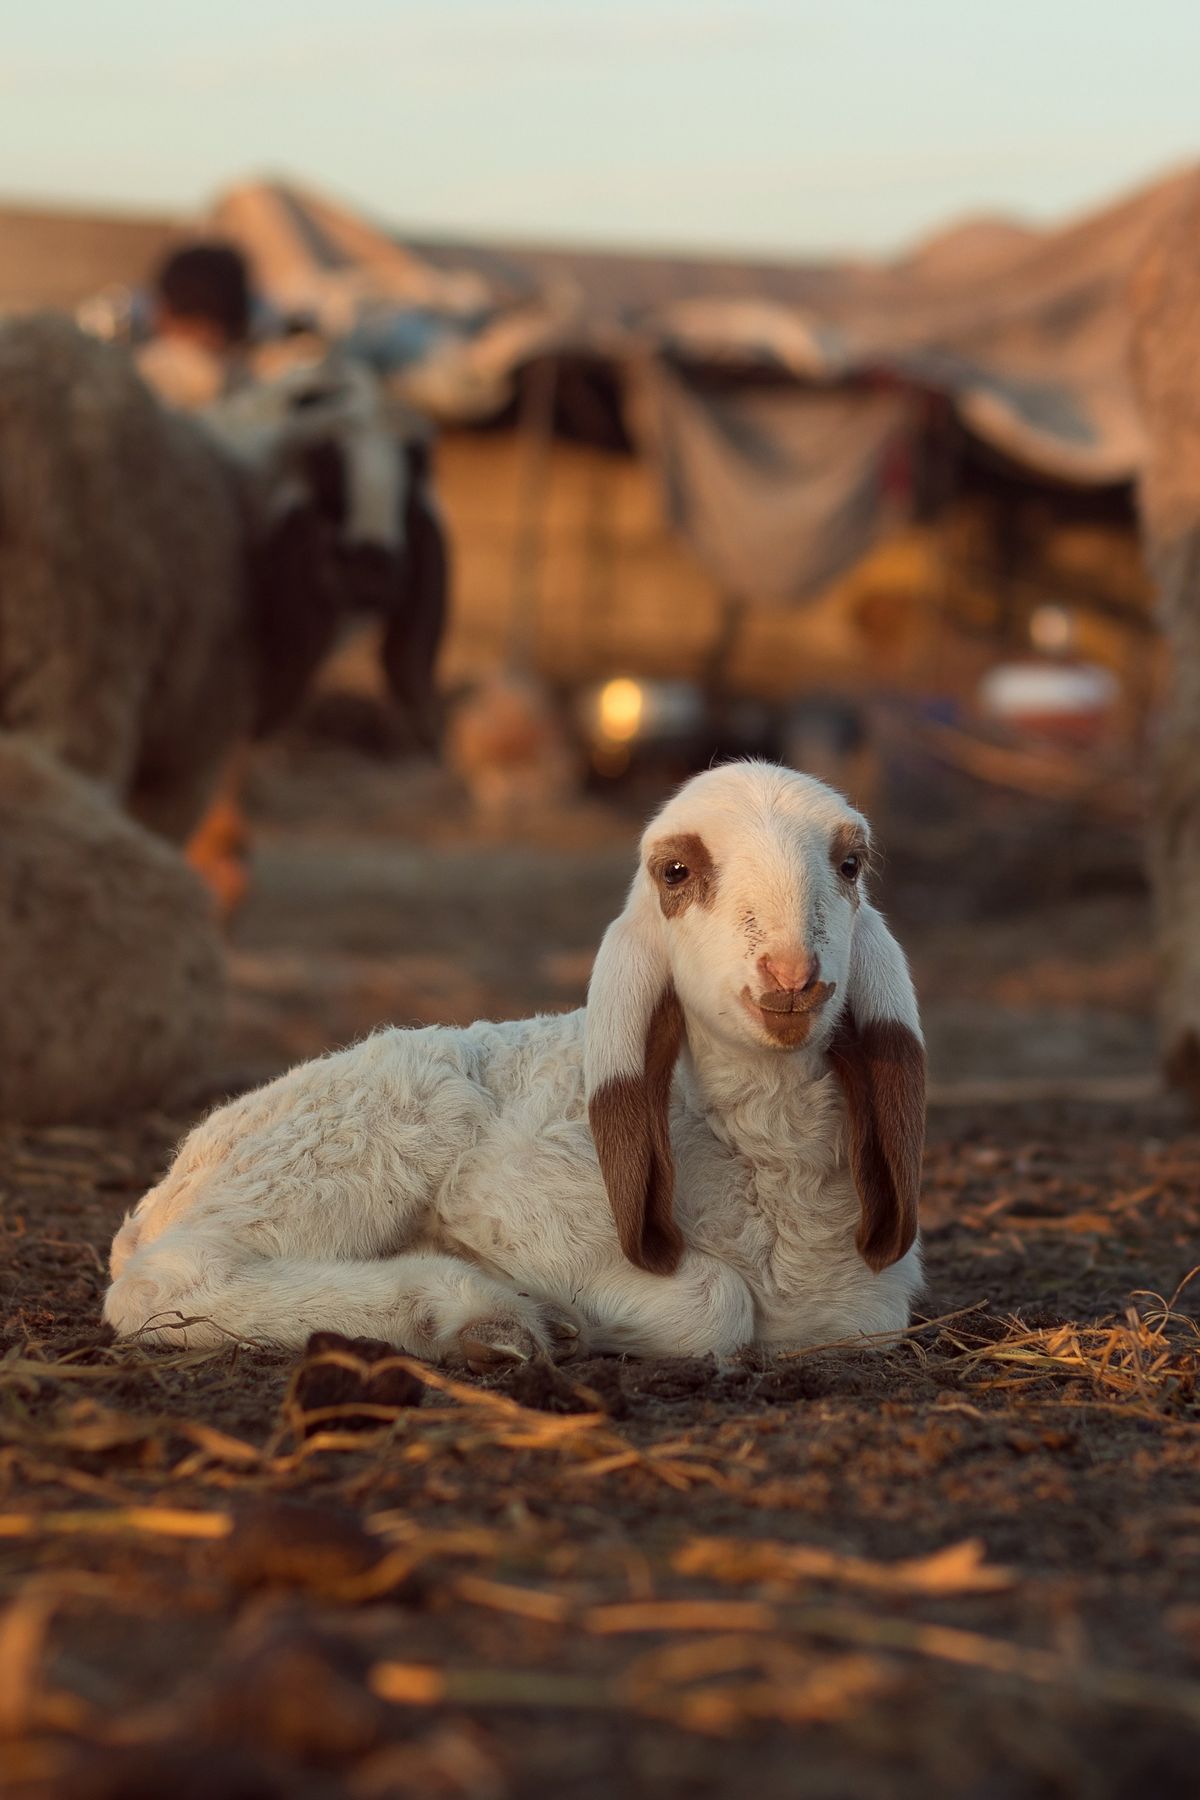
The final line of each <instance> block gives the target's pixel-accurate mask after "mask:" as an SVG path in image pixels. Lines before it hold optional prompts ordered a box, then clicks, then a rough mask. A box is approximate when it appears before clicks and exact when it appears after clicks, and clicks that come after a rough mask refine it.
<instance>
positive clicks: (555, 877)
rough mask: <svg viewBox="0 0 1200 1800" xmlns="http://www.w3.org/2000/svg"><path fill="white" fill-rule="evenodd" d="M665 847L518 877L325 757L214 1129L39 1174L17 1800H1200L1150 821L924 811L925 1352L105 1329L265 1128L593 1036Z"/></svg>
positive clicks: (313, 742) (615, 804)
mask: <svg viewBox="0 0 1200 1800" xmlns="http://www.w3.org/2000/svg"><path fill="white" fill-rule="evenodd" d="M652 803H653V795H649V796H647V795H646V794H643V793H640V792H636V793H631V794H627V795H624V796H620V797H616V798H614V797H612V796H593V797H591V798H589V799H588V800H587V801H586V803H584V804H583V805H581V806H579V807H576V808H574V809H572V810H571V811H569V812H566V813H563V814H562V815H561V816H554V817H549V816H547V817H544V818H542V819H540V820H538V821H537V824H536V827H532V826H531V827H530V828H529V829H527V830H525V831H522V832H517V831H515V830H507V831H504V832H500V833H492V834H489V833H485V832H481V830H480V829H479V828H478V827H477V826H476V825H475V824H473V822H472V820H471V817H470V815H469V812H468V810H467V807H466V804H465V802H464V800H463V799H462V797H461V796H460V795H459V794H458V793H457V792H456V791H455V789H454V787H453V784H452V783H451V782H450V781H449V778H448V777H446V776H445V775H443V774H442V773H441V772H439V771H438V770H436V769H434V768H432V767H424V766H421V765H417V764H402V763H396V762H393V761H389V760H387V759H386V758H381V757H375V758H371V757H369V756H365V755H363V754H361V753H359V752H356V751H352V750H351V749H349V748H347V747H346V746H345V745H337V744H332V743H329V742H325V741H320V740H317V739H315V738H313V737H312V736H309V737H308V738H305V739H303V740H300V739H296V740H293V741H292V742H290V743H288V744H285V745H282V746H281V747H279V748H278V749H276V750H274V751H272V752H270V753H269V754H266V755H264V756H263V758H262V759H261V761H260V764H259V766H258V768H257V770H256V773H255V777H254V782H253V789H252V795H251V808H252V815H253V822H254V882H253V887H252V891H251V894H250V897H249V899H248V901H247V903H246V905H245V907H244V908H243V910H242V911H241V913H240V914H239V915H238V917H237V918H236V920H235V922H234V925H233V927H232V930H231V944H230V954H231V960H232V968H233V977H234V989H235V993H234V1008H233V1016H232V1020H231V1027H230V1034H229V1044H228V1054H227V1064H228V1066H227V1068H226V1069H224V1070H223V1071H221V1072H220V1073H219V1076H218V1078H217V1079H216V1080H215V1081H214V1083H213V1086H212V1091H211V1092H209V1093H207V1094H204V1095H197V1096H196V1097H195V1100H194V1102H193V1103H192V1105H191V1106H190V1107H189V1109H187V1111H186V1112H185V1113H181V1114H180V1116H172V1117H167V1116H163V1115H160V1114H155V1115H151V1116H143V1117H138V1118H130V1119H125V1120H122V1121H120V1122H118V1123H116V1124H114V1125H112V1126H111V1127H106V1128H103V1129H100V1128H95V1129H84V1128H70V1129H66V1128H62V1129H56V1130H46V1131H29V1130H19V1129H13V1128H8V1129H5V1130H0V1209H2V1210H0V1230H2V1232H3V1237H2V1239H0V1242H2V1246H3V1248H2V1252H0V1320H2V1321H3V1323H2V1326H0V1599H2V1601H3V1603H4V1606H5V1608H6V1610H5V1611H4V1612H3V1614H0V1661H2V1662H3V1666H4V1668H5V1669H6V1671H7V1675H6V1680H5V1683H4V1686H3V1689H2V1690H0V1789H2V1790H3V1791H4V1792H5V1793H6V1794H11V1795H13V1796H14V1797H15V1800H20V1797H25V1796H27V1797H29V1800H49V1797H51V1796H53V1797H56V1800H67V1797H70V1800H160V1797H161V1796H166V1795H169V1796H171V1800H191V1797H192V1796H200V1795H204V1796H206V1797H211V1800H216V1797H217V1796H220V1797H221V1800H260V1797H261V1800H268V1797H273V1796H289V1797H291V1796H300V1797H305V1800H307V1797H310V1796H311V1797H312V1800H325V1797H327V1796H335V1795H339V1796H340V1795H348V1796H351V1797H353V1800H387V1797H389V1796H393V1795H395V1796H419V1797H424V1796H435V1797H442V1796H445V1797H446V1800H460V1797H461V1800H508V1797H510V1796H511V1797H512V1800H524V1797H526V1796H529V1797H534V1796H536V1797H537V1800H545V1797H546V1796H569V1797H570V1800H608V1797H609V1796H613V1795H616V1794H623V1795H624V1794H628V1795H640V1794H647V1795H648V1794H654V1795H656V1796H671V1795H679V1796H683V1795H705V1794H711V1795H717V1794H720V1795H728V1794H754V1795H756V1796H759V1797H760V1800H774V1797H775V1796H784V1795H794V1794H804V1795H812V1796H821V1797H829V1800H834V1797H837V1800H843V1797H847V1800H848V1797H851V1796H853V1797H855V1800H876V1797H878V1800H893V1797H904V1796H910V1795H911V1796H917V1795H921V1796H928V1795H953V1796H956V1797H971V1800H974V1797H978V1800H1007V1797H1008V1796H1018V1795H1019V1796H1028V1795H1037V1796H1042V1795H1045V1796H1068V1795H1071V1796H1073V1795H1083V1796H1093V1795H1094V1796H1121V1797H1125V1796H1128V1797H1129V1800H1133V1797H1134V1796H1143V1795H1152V1794H1153V1795H1173V1794H1188V1793H1194V1792H1195V1791H1196V1788H1197V1781H1198V1777H1197V1773H1196V1771H1197V1768H1198V1767H1200V1482H1198V1479H1197V1478H1198V1476H1200V1400H1198V1397H1197V1387H1196V1378H1197V1369H1198V1367H1200V1361H1198V1353H1200V1336H1198V1328H1197V1318H1198V1316H1200V1278H1197V1280H1196V1281H1195V1282H1192V1283H1191V1285H1189V1281H1190V1277H1191V1274H1192V1272H1193V1269H1194V1266H1195V1265H1196V1264H1197V1263H1200V1250H1198V1241H1200V1240H1198V1233H1197V1220H1198V1215H1200V1130H1197V1128H1196V1126H1195V1125H1194V1124H1193V1123H1191V1122H1190V1121H1189V1119H1188V1118H1187V1117H1186V1116H1185V1115H1184V1114H1183V1112H1182V1111H1181V1110H1180V1108H1179V1107H1178V1106H1177V1104H1176V1103H1175V1102H1174V1101H1173V1100H1171V1099H1170V1098H1168V1097H1165V1096H1163V1095H1161V1094H1160V1093H1159V1092H1158V1091H1157V1089H1156V1086H1155V1083H1154V1080H1153V1023H1152V1005H1153V975H1154V971H1153V962H1152V956H1151V952H1150V948H1149V939H1150V927H1149V917H1148V906H1147V900H1146V896H1145V893H1144V889H1143V886H1142V883H1141V879H1140V876H1139V873H1138V845H1137V843H1136V841H1135V840H1134V839H1133V838H1132V837H1131V836H1128V835H1122V833H1121V832H1119V831H1116V830H1114V828H1113V827H1112V826H1111V825H1106V824H1104V823H1103V822H1099V821H1098V822H1092V821H1090V820H1088V819H1087V818H1086V817H1082V816H1078V815H1074V814H1072V815H1070V816H1067V815H1064V814H1063V813H1062V812H1061V811H1055V810H1054V809H1051V808H1048V807H1046V806H1043V805H1041V804H1040V803H1034V802H1032V801H1022V800H1018V799H1012V800H1006V801H999V800H996V799H994V798H988V797H986V796H983V795H982V794H980V793H975V792H971V791H967V790H965V789H962V788H960V787H958V786H956V785H955V783H954V782H952V781H950V780H949V779H948V778H947V779H945V780H941V781H939V780H936V779H933V778H928V779H923V780H922V781H920V782H918V783H916V784H915V785H912V784H910V787H909V789H908V791H906V792H905V793H902V794H895V795H892V796H890V797H889V800H888V804H887V805H886V806H885V808H884V816H883V818H882V819H881V825H882V827H883V830H884V834H885V847H886V853H887V854H886V860H885V865H884V869H883V872H882V877H881V882H880V893H881V897H882V901H883V904H884V906H885V908H886V909H887V910H888V911H889V914H890V916H891V917H892V919H893V922H894V923H895V925H896V927H897V929H898V932H899V935H900V936H901V938H902V940H903V941H904V942H905V944H906V946H907V947H908V949H909V951H910V954H911V956H912V960H913V963H914V968H915V972H916V976H917V981H918V987H919V990H920V992H921V994H922V998H923V1005H924V1011H925V1016H926V1020H927V1025H928V1035H929V1043H930V1054H931V1077H932V1084H933V1091H932V1101H933V1104H932V1105H931V1109H930V1121H929V1141H928V1152H927V1170H926V1180H925V1192H924V1202H923V1220H924V1233H925V1246H926V1259H927V1269H928V1285H927V1290H926V1294H925V1297H924V1302H923V1305H922V1309H921V1313H920V1317H919V1319H918V1322H917V1323H916V1324H915V1326H914V1328H913V1329H912V1330H911V1332H910V1333H909V1334H908V1335H907V1337H906V1338H905V1339H904V1340H903V1341H902V1342H901V1343H899V1344H898V1345H897V1346H895V1347H893V1348H890V1349H887V1350H864V1349H862V1348H861V1347H859V1348H847V1347H839V1346H831V1347H829V1348H827V1349H821V1350H817V1351H813V1352H810V1353H805V1354H803V1355H797V1356H790V1357H783V1358H780V1359H778V1360H776V1361H774V1362H770V1363H766V1362H759V1361H755V1360H754V1359H752V1358H750V1359H745V1360H744V1361H741V1362H739V1363H737V1364H735V1365H733V1366H730V1367H723V1368H718V1367H717V1366H716V1365H715V1364H714V1363H712V1362H709V1361H702V1360H701V1361H697V1360H677V1361H663V1362H660V1363H654V1364H648V1363H632V1362H622V1361H618V1360H614V1359H601V1358H591V1359H588V1360H585V1361H582V1362H577V1363H574V1364H569V1365H566V1366H564V1367H562V1368H560V1369H558V1370H552V1369H550V1368H549V1367H539V1366H536V1365H530V1366H526V1367H524V1368H521V1369H520V1370H518V1371H517V1372H515V1373H512V1374H507V1375H504V1376H497V1377H493V1378H491V1379H488V1380H459V1379H457V1378H456V1379H450V1378H448V1377H447V1376H445V1375H444V1374H442V1373H440V1372H438V1371H434V1370H430V1369H427V1368H424V1367H422V1366H421V1365H418V1364H412V1363H409V1362H408V1361H407V1359H404V1358H402V1357H398V1356H396V1355H394V1354H390V1353H389V1352H388V1350H387V1347H385V1346H372V1345H369V1344H346V1343H344V1342H340V1341H314V1342H313V1343H312V1344H311V1345H310V1347H309V1350H308V1352H307V1353H306V1355H305V1356H304V1357H303V1358H300V1359H297V1358H295V1357H293V1356H288V1355H281V1354H279V1353H276V1352H272V1351H269V1350H266V1349H259V1348H254V1347H247V1346H243V1345H237V1344H232V1343H231V1344H230V1345H229V1347H228V1349H226V1350H222V1351H220V1352H218V1353H205V1354H201V1353H198V1352H191V1353H187V1352H171V1351H165V1350H152V1349H149V1348H139V1347H136V1346H120V1347H118V1346H115V1345H114V1344H113V1343H112V1342H111V1341H110V1339H109V1337H108V1334H107V1333H106V1331H105V1330H104V1328H102V1327H101V1325H100V1324H99V1302H100V1295H101V1292H102V1288H103V1284H104V1269H105V1258H106V1253H107V1247H108V1243H109V1241H110V1239H111V1236H112V1232H113V1230H114V1228H115V1226H116V1225H117V1223H118V1222H119V1220H120V1219H121V1217H122V1215H123V1213H124V1211H125V1209H126V1208H127V1207H129V1206H130V1205H131V1204H132V1203H133V1202H134V1201H135V1200H136V1199H137V1197H138V1196H139V1194H140V1193H141V1192H142V1190H143V1189H144V1188H145V1187H146V1186H147V1185H149V1184H150V1183H151V1182H152V1181H153V1180H154V1179H155V1177H156V1175H157V1174H158V1173H159V1172H160V1171H161V1170H162V1168H163V1167H164V1164H165V1162H166V1161H167V1159H168V1158H169V1156H170V1154H171V1150H172V1146H173V1144H174V1143H175V1142H176V1141H177V1140H178V1138H179V1136H180V1134H181V1133H182V1132H183V1130H185V1129H186V1127H187V1125H188V1123H189V1119H190V1117H194V1116H196V1114H197V1113H198V1112H199V1111H200V1110H202V1109H203V1107H204V1106H206V1105H208V1104H211V1102H212V1101H213V1100H214V1099H216V1098H219V1097H220V1095H221V1094H222V1093H229V1092H233V1091H236V1090H237V1089H238V1088H240V1087H242V1086H244V1085H246V1084H247V1083H249V1082H251V1081H254V1080H257V1079H259V1078H261V1077H263V1076H265V1075H267V1074H269V1073H271V1072H272V1071H273V1070H276V1069H278V1068H279V1067H281V1066H283V1065H284V1064H286V1063H288V1062H289V1061H291V1060H294V1059H295V1058H297V1057H299V1056H302V1055H307V1054H310V1053H313V1052H316V1051H319V1050H321V1049H324V1048H326V1047H329V1046H331V1045H336V1044H339V1043H343V1042H345V1041H347V1040H348V1039H350V1038H353V1037H354V1036H356V1035H358V1034H360V1033H361V1032H363V1031H365V1030H368V1029H370V1028H371V1027H372V1026H374V1025H376V1024H379V1023H382V1022H396V1023H405V1022H417V1021H431V1020H436V1019H442V1020H447V1021H465V1020H468V1019H470V1018H473V1017H477V1016H480V1015H482V1014H488V1013H491V1014H494V1015H507V1014H509V1013H512V1012H514V1011H515V1012H527V1011H530V1010H534V1009H537V1008H558V1007H567V1006H572V1005H576V1004H578V1003H579V1001H580V1000H581V998H582V995H583V990H584V985H585V982H586V977H587V971H588V966H589V961H590V956H591V952H592V950H593V949H594V946H595V944H596V941H597V939H598V936H599V934H600V931H601V930H602V928H603V926H604V924H605V923H606V922H607V920H608V919H609V918H610V917H611V916H612V914H613V912H614V910H615V908H616V906H617V903H618V900H619V896H620V894H621V891H622V889H623V887H624V884H625V882H626V881H627V879H628V875H629V871H630V867H631V863H630V857H631V849H632V845H633V842H634V839H635V835H636V830H637V823H638V816H639V811H644V810H646V809H647V808H648V806H649V805H650V804H652ZM103 1053H104V1049H103V1045H102V1044H98V1045H97V1046H96V1054H97V1055H103Z"/></svg>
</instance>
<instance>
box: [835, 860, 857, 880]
mask: <svg viewBox="0 0 1200 1800" xmlns="http://www.w3.org/2000/svg"><path fill="white" fill-rule="evenodd" d="M861 867H862V864H861V862H860V860H859V858H858V857H857V856H853V855H851V856H847V857H845V858H844V859H843V861H842V862H841V864H840V865H839V867H838V874H839V875H844V876H845V878H846V880H847V881H857V880H858V871H859V869H860V868H861Z"/></svg>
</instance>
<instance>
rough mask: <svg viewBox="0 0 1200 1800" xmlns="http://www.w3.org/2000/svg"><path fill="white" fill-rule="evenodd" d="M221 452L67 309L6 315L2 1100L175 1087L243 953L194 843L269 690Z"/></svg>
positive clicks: (0, 748)
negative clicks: (246, 597)
mask: <svg viewBox="0 0 1200 1800" xmlns="http://www.w3.org/2000/svg"><path fill="white" fill-rule="evenodd" d="M243 537H244V527H243V520H242V517H241V513H240V509H239V505H238V500H237V495H236V492H235V489H234V485H233V483H232V481H231V480H230V478H229V477H228V475H227V473H226V470H225V468H224V466H223V464H222V461H221V459H220V458H219V457H218V456H217V455H215V454H214V452H213V450H212V448H211V447H210V445H209V443H208V442H207V440H206V439H205V438H204V436H203V434H202V433H201V431H200V429H199V428H198V427H197V426H196V425H195V424H194V423H193V422H192V421H191V420H188V419H185V418H182V417H177V416H175V415H172V414H169V413H167V412H166V411H165V410H164V409H163V408H162V407H161V406H159V404H158V403H157V402H156V401H155V400H154V399H153V397H152V396H151V395H150V393H149V392H148V391H147V390H146V388H145V387H143V385H142V383H141V382H140V380H138V378H137V376H136V375H135V374H134V372H133V369H132V367H131V365H130V363H129V361H128V359H127V358H126V357H125V356H124V355H123V354H122V353H120V352H118V351H115V350H113V349H111V348H109V347H108V346H105V345H102V344H98V343H94V342H93V341H92V340H90V339H88V338H86V337H85V336H84V335H83V334H82V333H81V332H79V331H77V330H76V329H75V328H74V326H72V325H71V324H70V323H69V322H68V321H67V320H65V319H58V318H51V317H45V318H35V319H27V320H14V321H10V322H8V323H6V324H5V325H4V326H3V327H2V328H0V964H2V966H3V969H4V999H3V1005H2V1006H0V1118H16V1119H21V1120H23V1121H25V1122H27V1123H33V1124H39V1123H45V1122H51V1121H56V1120H61V1119H67V1118H86V1117H90V1116H95V1115H98V1114H104V1113H108V1112H112V1111H116V1110H119V1109H122V1108H125V1107H133V1106H139V1105H146V1104H151V1103H154V1102H157V1101H159V1100H162V1099H164V1098H165V1097H168V1096H170V1095H171V1094H172V1092H173V1090H174V1089H175V1088H176V1087H177V1086H179V1085H187V1084H189V1083H190V1082H191V1081H192V1080H194V1078H195V1076H196V1074H197V1072H198V1071H199V1070H200V1069H202V1068H203V1067H204V1066H205V1064H206V1063H207V1062H208V1060H209V1059H210V1057H211V1056H212V1054H213V1044H214V1039H215V1033H216V1030H217V1026H218V1021H219V1017H220V1012H221V1002H220V995H221V984H222V966H223V956H222V953H221V945H220V940H219V936H218V932H217V927H216V923H215V920H214V919H213V917H212V909H211V905H210V902H209V898H208V895H207V893H206V891H205V889H204V888H203V886H202V884H201V882H200V881H199V880H198V878H197V877H196V876H195V875H194V874H193V873H192V871H191V870H190V869H189V868H188V867H187V865H186V863H185V862H184V860H183V858H182V856H181V855H180V854H179V853H178V851H177V850H175V849H174V848H173V847H172V844H171V842H170V840H171V839H175V840H178V839H181V838H182V837H184V836H185V835H186V833H187V831H188V830H189V829H190V827H191V826H192V824H193V823H194V822H195V820H196V819H197V817H198V816H199V814H200V812H201V810H202V808H203V806H204V803H205V801H206V799H207V798H208V795H209V793H210V792H211V789H212V786H213V784H214V782H215V780H216V778H217V774H218V771H219V770H220V767H221V764H222V761H223V758H224V756H225V754H226V753H227V751H228V749H229V746H230V744H231V742H233V741H234V740H236V738H237V737H238V736H240V735H242V734H243V733H244V732H245V730H246V729H247V728H248V723H249V719H250V716H251V709H252V704H253V694H252V686H251V671H250V668H249V666H248V660H249V659H248V658H247V657H246V655H245V654H243V639H244V632H245V625H244V618H243V595H242V587H243V563H244V550H243Z"/></svg>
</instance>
